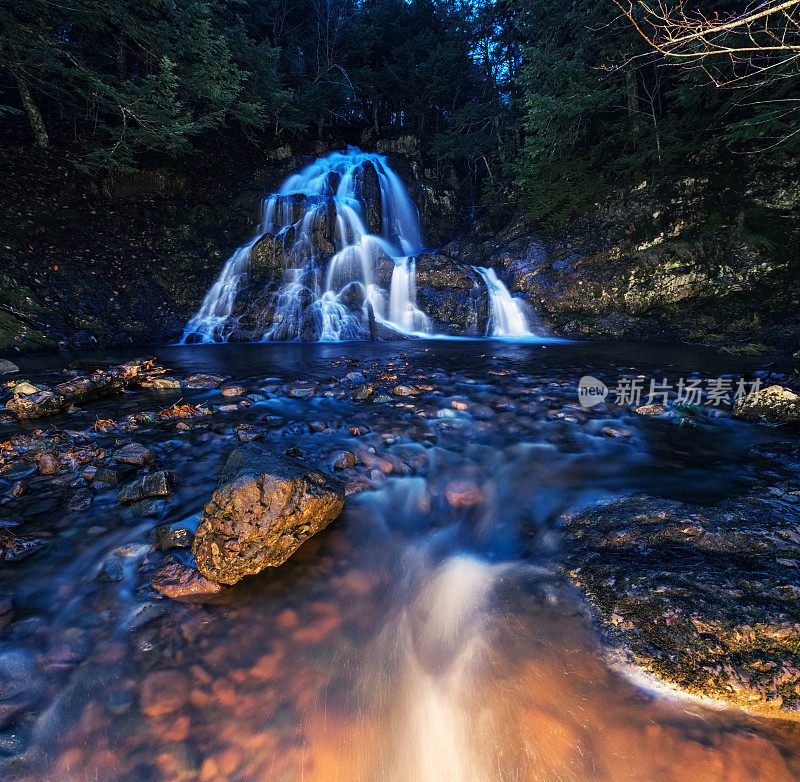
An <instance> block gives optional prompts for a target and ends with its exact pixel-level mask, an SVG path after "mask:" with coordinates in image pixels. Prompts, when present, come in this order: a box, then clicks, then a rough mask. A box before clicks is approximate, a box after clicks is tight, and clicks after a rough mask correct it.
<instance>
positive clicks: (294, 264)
mask: <svg viewBox="0 0 800 782" xmlns="http://www.w3.org/2000/svg"><path fill="white" fill-rule="evenodd" d="M268 238H269V239H271V240H272V241H273V244H272V245H271V247H272V248H273V252H274V251H275V250H274V248H275V247H279V248H280V251H281V253H282V254H283V255H284V256H285V258H286V264H287V265H286V267H285V271H284V277H283V280H282V281H281V283H280V286H279V288H278V290H277V293H275V294H274V301H273V304H272V313H271V314H272V319H271V321H272V322H271V325H269V326H268V328H266V330H265V331H264V332H263V333H262V334H260V335H256V339H262V340H268V341H271V340H294V339H313V340H319V341H334V340H343V339H364V338H367V337H369V336H370V327H369V323H370V314H372V315H373V316H374V319H375V320H376V321H377V322H378V323H381V324H385V325H386V326H389V327H391V329H392V330H394V331H400V332H404V333H427V332H428V331H429V330H430V320H429V318H428V317H427V316H426V315H425V313H423V312H422V311H421V310H420V309H419V308H418V307H417V303H416V286H415V264H414V258H413V257H414V256H415V255H417V254H418V253H419V252H420V251H421V250H422V239H421V236H420V230H419V219H418V215H417V210H416V208H415V207H414V205H413V204H412V202H411V200H410V198H409V196H408V193H407V192H406V189H405V188H404V187H403V184H402V182H401V181H400V179H399V178H398V176H397V175H396V174H395V173H394V171H392V169H391V168H390V167H389V165H388V164H387V163H386V159H385V158H384V157H383V156H381V155H377V154H368V153H363V152H361V151H360V150H358V149H355V148H349V149H348V151H347V153H339V152H336V153H332V154H330V155H328V156H327V157H325V158H320V159H318V160H316V161H315V162H314V163H312V164H311V165H309V166H308V167H306V168H305V169H304V170H303V171H301V172H300V173H299V174H295V175H293V176H291V177H289V178H288V179H287V180H286V182H285V183H284V184H283V186H282V187H281V188H280V190H279V191H278V192H277V193H276V194H274V195H272V196H271V197H270V198H269V199H267V200H266V201H265V202H264V214H263V220H262V223H261V225H260V226H259V229H258V232H257V233H256V236H255V237H254V238H253V239H252V240H251V241H250V242H248V244H246V245H244V246H243V247H240V248H239V249H238V250H236V252H235V253H234V254H233V255H232V256H231V257H230V259H229V260H228V261H227V262H226V264H225V266H224V267H223V269H222V272H221V273H220V276H219V278H218V279H217V281H216V282H215V283H214V285H213V286H212V287H211V288H210V290H209V291H208V293H207V294H206V297H205V299H204V301H203V303H202V305H201V307H200V309H199V310H198V312H197V314H196V315H195V316H194V317H193V318H192V319H191V320H190V321H189V323H188V325H187V326H186V329H185V330H184V333H183V336H182V339H181V342H182V343H186V342H188V341H192V342H226V341H227V340H228V336H229V330H230V325H231V320H232V314H233V308H234V302H235V299H236V295H237V293H238V291H239V289H240V287H241V285H242V283H243V281H244V279H245V277H246V275H247V272H248V267H249V265H250V264H251V261H252V260H253V256H254V254H255V252H256V251H257V249H258V247H257V246H259V245H260V244H261V242H262V241H264V240H267V239H268ZM389 269H392V271H391V283H390V285H389V291H388V292H387V291H386V290H385V289H384V288H383V287H381V285H380V279H381V277H383V278H386V277H388V275H389V271H388V270H389ZM370 311H371V313H370Z"/></svg>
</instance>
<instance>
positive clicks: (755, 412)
mask: <svg viewBox="0 0 800 782" xmlns="http://www.w3.org/2000/svg"><path fill="white" fill-rule="evenodd" d="M733 415H734V416H735V417H736V418H741V419H742V420H744V421H764V422H765V423H768V424H784V423H789V422H791V421H800V396H797V394H794V393H792V392H791V391H790V390H789V389H788V388H783V387H782V386H769V387H768V388H764V389H762V390H761V391H758V392H756V393H755V394H750V395H748V396H746V397H744V398H743V399H740V400H738V401H737V402H736V403H735V404H734V406H733Z"/></svg>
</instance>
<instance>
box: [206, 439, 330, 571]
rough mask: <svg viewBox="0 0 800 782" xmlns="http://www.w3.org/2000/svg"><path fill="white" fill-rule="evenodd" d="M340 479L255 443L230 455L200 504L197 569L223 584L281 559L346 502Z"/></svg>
mask: <svg viewBox="0 0 800 782" xmlns="http://www.w3.org/2000/svg"><path fill="white" fill-rule="evenodd" d="M344 496H345V495H344V486H343V484H342V483H341V482H340V481H338V480H335V479H333V478H331V477H329V476H327V475H324V474H323V473H321V472H318V471H317V470H314V469H313V468H310V467H308V466H306V465H305V464H303V463H302V462H299V461H296V460H295V459H290V458H287V457H284V456H278V455H277V454H274V453H271V452H270V451H267V450H266V449H264V448H263V447H261V446H259V445H256V444H255V443H248V444H247V445H244V446H242V447H241V448H237V449H236V450H235V451H233V453H232V454H231V455H230V457H229V458H228V462H227V464H226V465H225V468H224V470H223V472H222V476H221V478H220V486H219V488H218V489H217V490H216V491H215V492H214V494H213V496H212V497H211V500H210V501H209V503H208V504H207V505H206V507H205V509H204V510H203V515H202V520H201V522H200V526H199V527H198V529H197V533H196V535H195V540H194V545H193V553H194V556H195V559H196V561H197V567H198V569H199V570H200V572H201V573H202V574H203V575H204V576H205V577H206V578H208V579H210V580H212V581H215V582H218V583H221V584H235V583H236V582H237V581H239V580H241V579H242V578H243V577H244V576H247V575H253V574H255V573H258V572H260V571H261V570H263V569H264V568H266V567H274V566H276V565H280V564H282V563H283V562H285V561H286V560H287V559H288V558H289V557H290V556H291V555H292V554H293V553H294V552H295V551H296V550H297V548H299V546H300V545H301V544H302V543H303V542H304V541H306V540H307V539H308V538H310V537H311V536H312V535H314V534H315V533H317V532H319V531H320V530H322V529H324V528H325V527H327V526H328V524H330V523H331V522H332V521H333V520H334V519H335V518H336V517H337V516H338V515H339V513H340V511H341V510H342V507H343V506H344Z"/></svg>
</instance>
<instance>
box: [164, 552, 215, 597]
mask: <svg viewBox="0 0 800 782" xmlns="http://www.w3.org/2000/svg"><path fill="white" fill-rule="evenodd" d="M150 586H151V587H153V589H155V590H157V591H158V592H161V594H162V595H164V596H165V597H171V598H172V599H173V600H177V599H180V598H192V597H195V598H201V597H205V596H207V595H216V594H218V593H219V592H221V591H222V587H221V586H220V585H219V584H217V583H215V582H214V581H209V580H208V579H207V578H206V577H205V576H203V575H202V574H201V573H200V572H199V571H198V570H196V569H195V568H193V567H189V566H188V565H183V564H181V563H180V562H177V561H176V560H173V559H169V560H165V561H164V564H163V565H162V566H161V567H160V568H159V569H158V570H157V571H156V572H155V573H154V574H153V578H152V580H151V581H150Z"/></svg>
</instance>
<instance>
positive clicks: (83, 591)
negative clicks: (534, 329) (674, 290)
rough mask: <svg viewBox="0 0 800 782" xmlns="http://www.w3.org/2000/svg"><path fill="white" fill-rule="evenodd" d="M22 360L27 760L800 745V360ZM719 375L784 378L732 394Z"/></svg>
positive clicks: (394, 351)
mask: <svg viewBox="0 0 800 782" xmlns="http://www.w3.org/2000/svg"><path fill="white" fill-rule="evenodd" d="M17 363H19V364H20V365H21V367H20V371H19V372H17V373H12V374H7V375H4V376H3V379H4V380H7V385H6V387H5V398H4V399H3V400H2V401H3V403H4V404H5V409H6V412H5V413H4V415H3V416H2V422H1V423H0V493H2V500H0V521H1V522H2V525H3V529H2V537H0V552H1V553H2V562H0V583H1V584H2V591H3V600H2V603H0V624H2V638H0V687H1V688H2V689H0V754H2V757H3V763H4V765H5V775H6V776H8V777H11V778H14V777H16V778H23V779H34V778H35V779H42V778H47V779H59V780H65V779H67V780H73V779H74V780H79V779H80V780H82V779H94V778H103V779H153V778H156V779H165V780H166V779H198V780H204V781H205V780H215V779H254V780H255V779H298V778H300V777H301V776H303V777H304V778H306V779H319V780H330V779H425V778H431V779H434V778H442V776H441V774H442V773H444V772H445V770H447V771H448V772H452V773H456V776H455V777H451V778H463V779H496V778H497V773H496V769H498V768H499V769H501V774H500V776H501V777H502V778H509V779H510V778H515V779H532V780H533V779H552V778H561V779H575V780H585V779H608V780H618V779H638V780H641V779H653V780H663V779H675V780H682V779H687V780H688V779H698V778H708V779H717V778H725V779H742V780H745V779H748V780H749V779H765V780H766V779H770V780H775V779H786V780H789V779H795V778H797V776H798V774H800V732H798V727H797V722H796V721H795V720H796V717H797V714H798V711H797V709H798V704H800V651H799V650H798V643H800V624H799V623H798V621H797V619H798V612H797V610H796V606H797V601H798V599H800V580H798V579H799V578H800V569H798V568H800V537H798V529H800V527H799V526H798V522H799V521H800V513H798V510H797V496H798V492H800V485H799V484H798V482H797V478H796V475H797V466H798V464H800V451H799V450H798V449H800V440H798V438H797V429H796V428H795V427H796V424H795V423H794V419H795V415H794V412H793V411H794V406H793V400H792V398H791V393H792V392H791V388H792V387H793V382H794V381H793V375H792V373H791V371H790V367H788V365H787V367H786V368H784V367H781V366H777V365H775V366H771V367H763V366H761V365H760V363H759V362H757V361H754V360H752V359H751V360H742V359H738V360H737V359H732V358H731V357H727V358H726V357H724V356H720V355H719V354H717V353H714V352H713V351H696V350H695V351H692V350H685V349H668V348H664V349H659V350H655V351H654V350H653V349H652V348H650V349H648V350H647V351H644V350H642V349H640V348H637V347H635V346H634V347H625V346H618V347H607V346H602V345H600V346H580V345H554V344H550V345H547V346H545V347H543V346H541V345H537V344H529V345H524V344H516V345H515V344H504V343H500V342H487V341H481V342H469V341H464V342H445V343H436V342H422V341H421V342H415V343H413V344H412V343H407V342H406V343H400V344H394V345H392V344H386V345H382V346H375V345H360V346H356V345H351V346H343V345H330V346H326V345H316V346H301V345H280V346H278V345H261V346H258V345H248V346H209V347H193V348H182V349H164V350H160V351H158V355H156V356H154V357H152V358H148V359H145V360H133V359H131V358H130V357H125V356H117V357H102V358H101V357H85V358H83V359H81V361H80V362H78V363H73V364H72V365H71V367H69V366H65V365H66V364H69V363H70V362H69V361H65V362H57V361H54V360H49V361H47V360H33V359H31V360H30V361H29V362H26V361H19V362H17ZM120 367H127V368H128V369H127V370H121V369H120ZM131 367H134V368H135V370H132V369H131ZM587 374H591V375H592V376H593V377H594V378H597V379H598V380H603V381H605V383H606V384H607V386H608V388H609V392H608V396H607V397H606V399H605V401H604V402H602V403H600V404H597V405H594V406H592V407H585V406H583V405H581V404H580V403H579V398H578V380H579V378H581V377H582V376H583V375H587ZM103 378H114V379H116V380H115V382H113V383H111V382H106V381H105V380H103ZM119 378H125V380H124V382H123V381H122V380H119ZM720 378H722V379H723V380H725V381H729V382H728V383H727V385H726V387H728V386H729V387H730V389H731V393H730V396H729V399H730V401H733V396H734V393H735V389H736V387H737V383H738V381H739V380H741V381H742V383H744V384H745V387H746V388H747V389H753V388H756V387H758V388H760V389H762V390H761V391H760V394H762V395H763V394H765V392H764V390H763V389H766V388H767V387H771V386H778V387H779V388H781V389H783V390H781V391H780V392H778V391H776V390H774V389H773V390H771V391H769V393H767V394H766V395H764V396H761V397H760V398H759V397H753V398H752V399H751V400H750V403H748V404H746V405H743V404H741V403H740V404H739V405H738V406H737V407H736V408H735V410H734V408H733V407H732V406H731V405H727V404H724V403H722V402H721V401H719V400H720V399H721V397H720V395H719V394H718V393H717V397H716V398H717V400H718V402H717V403H714V396H713V394H714V393H715V392H714V389H715V388H718V387H719V383H718V381H719V380H720ZM651 379H652V380H654V381H655V382H656V384H657V386H658V388H661V389H662V392H661V396H659V398H657V399H648V398H647V397H648V394H647V391H648V389H649V387H650V381H651ZM681 379H683V380H685V381H686V380H687V379H689V380H691V381H692V382H693V383H694V386H693V387H700V388H701V389H706V390H705V391H702V392H701V393H700V394H699V395H698V396H697V397H696V398H694V400H693V402H691V403H687V402H684V401H679V400H678V399H677V391H676V390H675V389H678V388H679V387H680V386H679V382H680V380H681ZM633 381H641V382H640V384H639V385H640V386H641V387H642V388H643V389H644V393H643V395H642V396H641V398H637V399H636V400H633V399H622V398H621V396H620V390H621V389H625V388H628V389H629V388H631V387H636V383H635V382H633ZM23 383H26V384H27V385H28V386H30V388H28V387H26V386H24V385H22V384H23ZM709 383H711V385H710V386H709ZM715 383H716V385H714V384H715ZM723 385H725V384H723ZM668 386H669V387H671V388H672V391H669V390H663V389H666V388H667V387H668ZM68 388H69V389H71V391H69V393H68ZM87 388H92V389H93V391H92V393H91V394H87V392H85V389H87ZM76 389H84V391H82V392H80V393H83V394H84V395H83V396H80V395H79V396H75V394H78V393H79V392H78V391H76ZM708 389H711V391H710V392H709V390H708ZM25 392H30V393H25ZM70 394H72V396H70ZM37 395H38V397H37ZM53 398H56V399H57V400H59V401H58V404H55V403H53V402H52V401H51V400H52V399H53ZM37 399H38V402H37ZM773 399H774V400H776V401H775V404H773V403H772V401H771V400H773ZM39 403H41V406H40V408H39V409H40V410H41V412H42V417H27V414H28V413H29V412H30V411H31V410H32V409H33V408H34V407H35V405H36V404H39ZM759 405H760V406H759ZM754 410H755V411H757V412H753V411H754ZM776 410H779V412H775V411H776ZM734 412H735V413H736V415H737V416H742V417H743V418H749V419H754V420H749V421H744V420H739V419H738V418H737V417H735V416H734V415H733V413H734ZM45 414H47V415H45ZM315 503H316V504H315ZM323 528H324V529H323ZM215 546H216V549H215V548H214V547H215ZM247 574H251V575H247ZM642 672H645V673H646V674H648V675H649V676H650V677H651V678H650V679H648V683H646V684H645V685H642V680H641V679H637V678H636V677H637V676H641V673H642ZM631 680H635V681H636V682H637V684H636V685H634V684H632V683H631ZM661 684H663V685H670V686H673V687H675V688H677V689H678V690H679V691H680V692H682V693H686V694H690V695H699V696H705V697H707V698H711V699H714V702H715V703H716V704H717V706H715V707H714V708H712V707H711V705H710V702H702V703H701V702H695V701H686V700H681V699H680V698H678V697H676V696H675V695H667V694H666V693H665V692H662V691H660V690H659V689H658V688H659V686H660V685H661ZM723 703H726V704H731V705H733V706H735V707H740V709H739V710H736V709H734V710H723V711H720V710H719V704H723ZM741 709H747V710H749V711H751V712H759V713H762V714H768V715H770V718H769V719H767V718H765V717H761V716H750V715H748V714H746V713H745V711H742V710H741ZM453 769H455V772H453ZM458 774H460V775H461V776H460V777H459V776H458ZM720 775H722V776H720Z"/></svg>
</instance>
